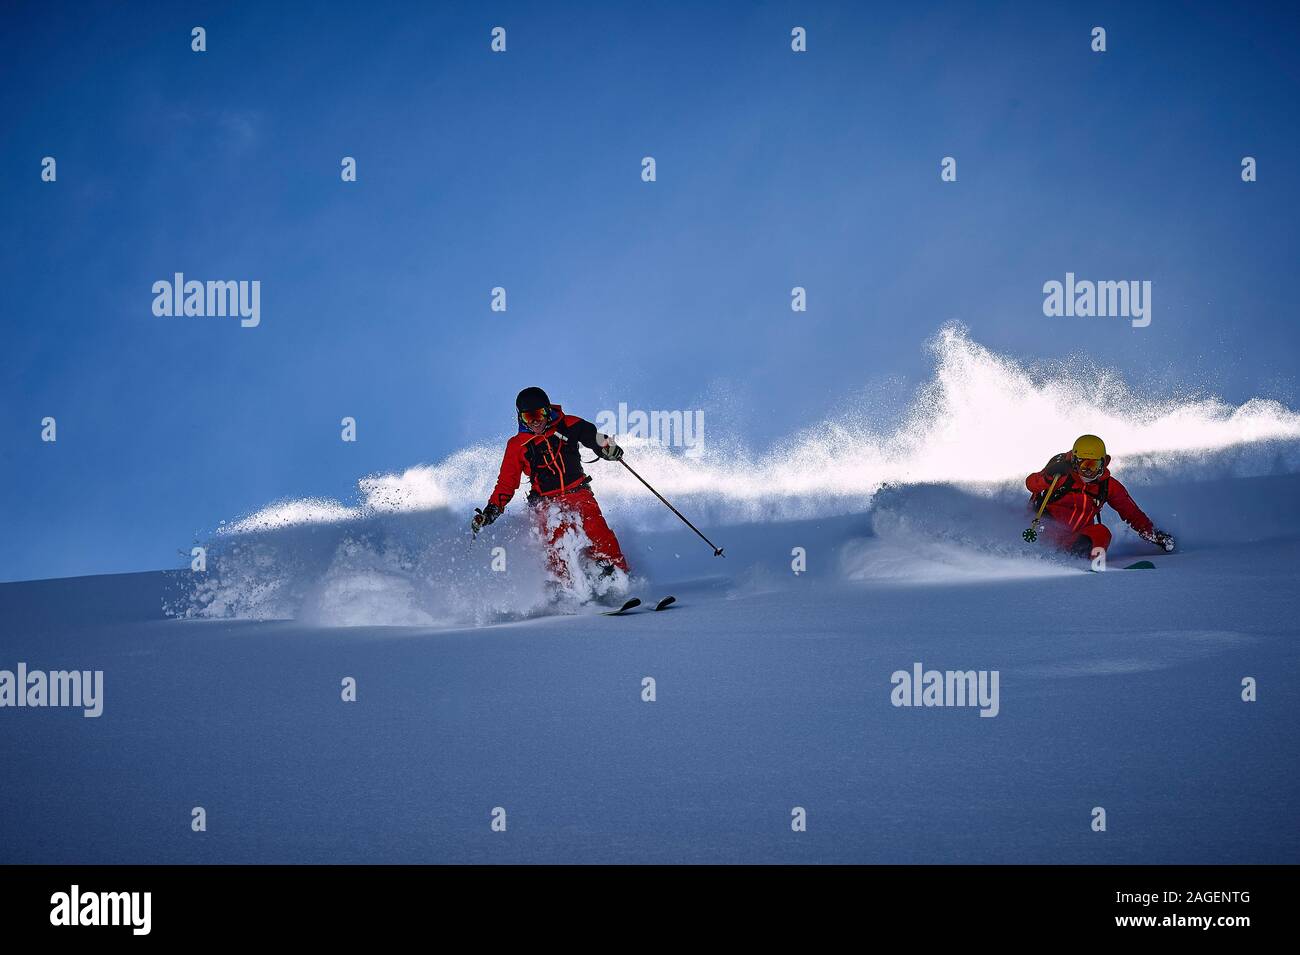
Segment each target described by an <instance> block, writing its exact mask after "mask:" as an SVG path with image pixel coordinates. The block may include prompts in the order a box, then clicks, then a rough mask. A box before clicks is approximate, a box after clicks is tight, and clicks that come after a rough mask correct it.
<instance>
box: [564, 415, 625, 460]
mask: <svg viewBox="0 0 1300 955" xmlns="http://www.w3.org/2000/svg"><path fill="white" fill-rule="evenodd" d="M564 425H565V427H566V428H568V429H569V433H570V434H571V435H573V436H574V437H575V438H577V439H578V443H579V444H585V445H586V446H587V447H589V448H591V450H593V451H595V452H596V453H597V454H599V455H600V456H601V457H602V458H604V459H605V460H606V461H617V460H618V459H619V458H621V457H622V456H623V449H622V448H620V447H619V446H618V445H617V444H615V443H614V439H613V438H612V437H610V436H609V435H607V434H601V433H600V432H599V431H597V430H596V426H595V425H594V424H592V423H591V422H590V421H587V420H586V419H585V418H579V417H578V416H577V415H565V416H564Z"/></svg>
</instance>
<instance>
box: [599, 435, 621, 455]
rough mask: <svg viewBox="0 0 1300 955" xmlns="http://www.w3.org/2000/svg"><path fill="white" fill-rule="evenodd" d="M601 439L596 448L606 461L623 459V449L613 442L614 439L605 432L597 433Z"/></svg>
mask: <svg viewBox="0 0 1300 955" xmlns="http://www.w3.org/2000/svg"><path fill="white" fill-rule="evenodd" d="M597 437H598V438H599V439H600V441H601V445H600V447H599V448H598V449H597V450H596V453H597V454H599V455H600V456H601V457H602V458H604V459H605V460H606V461H621V460H623V449H622V448H620V447H619V446H618V445H617V444H615V443H614V439H613V438H611V437H610V436H609V435H607V434H601V435H597Z"/></svg>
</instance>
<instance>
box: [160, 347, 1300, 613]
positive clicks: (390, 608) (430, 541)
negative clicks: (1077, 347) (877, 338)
mask: <svg viewBox="0 0 1300 955" xmlns="http://www.w3.org/2000/svg"><path fill="white" fill-rule="evenodd" d="M929 348H930V350H931V352H932V354H933V358H934V373H933V376H932V377H931V379H930V380H929V381H927V382H926V383H925V384H924V385H922V386H921V387H920V389H919V390H918V391H917V392H916V394H915V395H914V396H913V399H912V401H911V403H910V405H909V406H908V407H907V409H906V411H905V412H904V413H903V414H902V415H901V416H899V415H894V416H893V417H892V418H890V419H886V418H884V417H883V416H882V415H880V414H879V413H878V412H877V411H876V409H874V408H872V407H871V406H870V405H871V402H868V401H865V400H864V401H863V402H862V404H861V405H860V406H858V407H855V408H852V409H850V411H849V413H847V414H844V415H841V416H838V417H836V418H833V419H827V420H824V421H822V422H820V423H818V424H817V425H816V426H814V427H810V428H807V429H805V430H803V431H801V432H799V433H796V434H793V435H790V436H788V437H786V438H784V439H782V440H780V441H778V442H776V443H775V444H774V445H772V446H771V447H768V448H766V449H753V448H749V447H747V446H745V445H744V444H743V443H741V442H740V441H739V440H737V439H735V438H729V437H728V436H726V435H720V434H719V433H718V429H712V431H711V434H710V442H709V445H708V447H706V448H705V449H704V451H703V453H702V454H700V455H699V456H698V457H687V456H685V455H684V454H682V453H681V452H680V450H673V449H668V448H663V447H659V446H657V445H654V444H651V443H649V442H645V441H638V440H636V439H630V438H624V439H621V441H620V443H622V444H624V446H625V447H626V449H627V458H628V461H629V463H630V464H631V465H632V466H633V467H635V468H636V469H637V470H638V471H639V472H640V473H641V474H642V475H643V476H644V477H645V478H646V479H647V480H649V481H650V482H651V483H652V484H654V485H655V486H656V487H657V488H658V489H659V490H660V491H661V492H662V493H663V494H665V495H666V496H668V498H669V499H670V500H672V501H673V502H674V503H675V504H677V505H678V506H679V507H680V508H682V509H683V510H685V511H687V512H688V513H689V514H690V516H691V517H692V519H694V520H696V521H697V523H699V524H701V526H706V525H707V526H710V527H718V526H720V525H724V524H739V523H747V522H763V521H769V520H796V519H803V518H817V517H825V516H833V515H840V514H850V513H863V512H867V511H869V510H871V508H872V502H873V498H874V497H875V496H876V494H877V492H878V491H880V490H881V488H883V487H886V486H892V487H899V486H902V487H908V486H917V485H948V486H956V487H958V488H963V489H966V490H967V491H971V492H979V493H986V494H991V493H995V492H996V493H997V494H998V495H1009V496H1008V497H1007V501H1008V502H1009V503H1008V505H1007V506H1009V507H1013V508H1014V507H1017V506H1018V505H1015V504H1014V502H1012V498H1013V497H1014V498H1015V499H1016V500H1019V499H1020V496H1021V495H1023V493H1024V492H1023V485H1022V484H1021V482H1022V481H1023V478H1024V476H1025V474H1026V473H1028V472H1029V471H1030V470H1033V469H1035V468H1038V467H1041V466H1042V464H1043V463H1044V462H1045V461H1046V460H1047V459H1048V458H1049V457H1050V456H1051V455H1052V454H1054V453H1056V452H1057V451H1060V450H1063V449H1065V448H1068V447H1069V445H1070V443H1071V442H1072V441H1073V440H1074V438H1075V437H1077V436H1078V435H1079V434H1083V433H1095V434H1099V435H1101V436H1102V437H1103V438H1104V439H1105V440H1106V443H1107V447H1108V448H1109V449H1110V451H1111V452H1112V454H1113V455H1114V456H1115V462H1114V464H1113V465H1112V469H1113V470H1114V471H1115V473H1116V474H1117V475H1119V476H1121V477H1122V478H1123V479H1124V480H1125V481H1127V482H1129V483H1131V484H1134V485H1137V486H1141V485H1142V484H1144V483H1151V482H1156V481H1161V480H1163V479H1164V478H1166V477H1169V476H1171V475H1177V476H1178V477H1179V478H1180V479H1181V480H1184V481H1186V480H1191V481H1202V480H1213V479H1216V478H1223V477H1234V476H1235V477H1241V476H1252V475H1266V474H1278V473H1292V472H1295V471H1297V470H1300V414H1297V413H1296V412H1293V411H1291V410H1290V409H1288V408H1286V407H1284V406H1283V405H1281V404H1279V403H1278V402H1276V401H1270V400H1263V399H1252V400H1250V401H1247V402H1246V403H1244V404H1242V405H1239V406H1234V405H1231V404H1228V403H1227V402H1224V401H1222V400H1221V399H1218V398H1216V397H1213V396H1205V395H1199V394H1175V395H1160V396H1153V395H1148V394H1143V393H1141V392H1140V391H1139V390H1138V389H1135V388H1134V387H1132V386H1130V385H1128V384H1126V383H1125V382H1124V381H1123V380H1121V379H1120V378H1119V377H1118V376H1116V375H1115V374H1114V373H1112V372H1109V371H1106V370H1104V369H1098V368H1096V367H1093V366H1091V365H1089V364H1088V363H1087V362H1085V361H1082V360H1077V361H1070V362H1068V363H1066V362H1061V363H1055V364H1041V365H1027V364H1024V363H1021V362H1017V361H1016V360H1014V359H1012V358H1009V357H1006V356H1002V355H998V354H995V353H994V352H992V351H990V350H989V349H987V348H985V347H983V346H981V345H979V344H976V343H975V342H973V341H971V339H970V338H969V336H968V335H967V332H966V330H965V329H964V328H963V327H962V326H960V325H956V324H950V325H947V326H945V327H943V328H942V329H940V331H939V332H938V334H937V335H936V336H935V337H934V338H933V339H932V340H931V341H930V343H929ZM575 410H577V411H581V410H582V409H575ZM706 410H707V409H706ZM499 437H500V440H499V441H496V442H493V443H492V444H484V445H480V446H477V447H472V448H467V449H464V450H461V451H458V452H456V453H454V454H452V455H451V456H450V457H448V458H446V459H445V460H443V461H442V462H440V463H437V464H432V465H420V466H417V467H412V468H410V469H408V470H406V471H405V472H403V473H401V474H384V475H376V476H371V477H367V478H365V479H363V480H361V481H360V482H359V486H358V489H359V495H358V501H357V502H356V503H355V504H344V503H340V502H335V501H327V500H318V499H303V500H295V501H286V502H280V503H277V504H273V505H271V506H269V507H266V508H263V509H262V510H259V511H257V512H256V513H254V514H251V515H249V516H247V517H245V518H243V519H241V520H238V521H235V522H233V523H230V524H226V525H223V526H222V527H221V528H220V531H219V533H218V534H217V536H216V539H215V540H214V541H213V549H214V551H215V552H216V554H217V556H216V564H217V566H218V567H219V568H220V569H219V572H217V573H215V574H212V575H210V579H209V581H208V583H206V584H205V585H204V587H205V588H206V592H204V591H201V592H199V593H197V594H192V595H190V596H189V599H188V602H186V601H182V604H183V607H182V608H181V609H182V612H186V613H201V614H205V615H207V614H211V615H227V616H269V617H282V616H299V617H301V616H310V617H312V618H313V619H316V620H317V621H318V622H322V623H327V622H339V623H349V622H357V623H371V624H374V623H385V622H391V623H394V624H411V623H414V624H439V623H444V622H451V621H462V622H464V621H468V622H484V621H488V620H501V619H512V618H514V617H522V616H528V615H530V614H533V613H536V612H540V611H539V609H538V608H539V607H542V606H544V605H545V595H544V593H543V590H544V584H545V576H546V575H545V571H544V561H543V559H542V556H541V548H540V545H539V544H538V543H537V541H536V540H533V539H531V538H530V536H529V535H530V534H531V530H530V528H529V524H530V522H529V521H528V520H527V519H526V511H527V508H526V507H524V505H523V504H522V501H521V499H520V498H518V497H517V498H516V502H515V504H514V505H513V506H512V507H511V508H510V509H509V512H508V513H507V515H506V517H505V518H504V519H503V520H502V521H500V522H498V524H496V525H494V526H493V527H492V528H491V533H490V534H488V535H486V537H485V539H486V540H489V541H490V542H491V543H490V544H488V543H485V542H484V539H480V541H478V542H475V543H474V544H470V543H469V535H468V531H467V529H466V524H467V521H468V519H469V517H470V515H471V514H472V512H473V508H474V507H475V506H476V505H481V504H482V502H483V501H485V500H486V499H487V496H488V493H489V491H490V488H491V483H492V481H493V479H494V478H495V476H496V472H497V468H498V466H499V464H500V455H501V447H502V445H503V444H504V438H505V437H506V436H504V435H503V436H499ZM590 470H591V472H592V473H593V475H594V477H595V484H594V487H595V489H596V492H597V494H598V496H599V498H600V501H601V505H602V507H603V508H604V510H605V512H606V514H607V515H608V516H609V518H610V520H611V523H613V525H614V526H615V528H616V530H618V532H619V533H620V535H621V536H623V538H624V542H625V544H627V543H628V542H629V540H630V539H632V540H634V539H635V535H636V534H637V532H638V531H650V530H662V529H665V528H668V527H674V526H676V525H675V524H674V522H675V520H676V519H675V518H674V517H673V516H672V515H671V514H670V513H669V512H668V511H667V509H665V508H664V507H663V506H662V505H661V504H659V502H658V501H656V500H654V498H653V497H652V496H651V495H650V494H649V493H648V492H647V491H646V490H645V488H643V487H642V486H641V485H640V484H639V483H638V482H637V481H636V480H635V479H634V478H633V476H632V475H631V474H630V473H628V472H627V471H626V470H625V469H623V468H621V467H618V466H617V465H612V464H607V463H604V462H600V463H597V464H594V465H593V466H592V467H591V469H590ZM890 500H893V501H894V509H893V510H891V511H890V512H889V513H884V512H883V511H882V514H881V515H879V518H880V521H882V522H886V523H885V524H882V525H881V527H879V528H877V530H878V531H881V530H884V531H885V532H886V534H888V533H889V529H890V528H894V529H895V530H896V529H897V528H899V527H902V526H903V525H904V524H906V522H908V521H913V520H916V519H918V518H919V517H920V516H921V515H918V514H912V513H907V512H901V513H900V512H899V511H898V504H899V503H900V501H906V500H908V499H907V498H901V499H893V498H891V499H890ZM1019 520H1020V518H1019V517H1018V516H1017V517H1015V518H1014V519H1013V520H1012V523H1015V522H1017V521H1019ZM492 546H504V547H506V550H507V559H508V560H511V561H514V563H513V564H512V566H511V570H510V572H509V573H508V574H504V575H503V574H501V573H499V572H491V571H489V570H488V569H487V565H488V560H489V558H488V556H487V555H488V553H489V552H490V550H491V547H492ZM957 546H960V544H959V543H958V544H957ZM525 568H527V569H525ZM846 569H847V570H848V572H849V575H850V576H853V575H854V572H853V570H852V569H851V568H846ZM1026 570H1027V571H1028V572H1031V573H1040V572H1047V573H1051V572H1053V568H1050V567H1041V566H1034V567H1029V568H1026ZM507 578H508V582H507Z"/></svg>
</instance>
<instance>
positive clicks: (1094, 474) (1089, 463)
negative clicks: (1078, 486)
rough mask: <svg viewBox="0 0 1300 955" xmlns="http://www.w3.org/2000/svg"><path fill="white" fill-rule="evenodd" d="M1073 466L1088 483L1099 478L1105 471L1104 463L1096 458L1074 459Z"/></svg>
mask: <svg viewBox="0 0 1300 955" xmlns="http://www.w3.org/2000/svg"><path fill="white" fill-rule="evenodd" d="M1074 466H1075V468H1076V469H1077V470H1078V472H1079V474H1080V475H1082V476H1083V477H1085V478H1087V479H1088V480H1089V481H1091V480H1093V479H1094V478H1099V477H1101V472H1102V471H1104V470H1106V462H1105V461H1104V460H1099V459H1097V458H1075V459H1074Z"/></svg>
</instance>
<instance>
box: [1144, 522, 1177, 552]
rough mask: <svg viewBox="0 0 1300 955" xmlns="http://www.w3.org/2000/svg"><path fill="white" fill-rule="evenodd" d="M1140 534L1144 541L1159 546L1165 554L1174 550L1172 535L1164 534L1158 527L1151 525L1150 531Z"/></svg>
mask: <svg viewBox="0 0 1300 955" xmlns="http://www.w3.org/2000/svg"><path fill="white" fill-rule="evenodd" d="M1140 536H1141V538H1142V539H1143V540H1145V541H1149V542H1150V543H1152V544H1155V545H1156V546H1157V547H1159V548H1160V549H1161V550H1163V551H1164V552H1165V553H1166V554H1172V553H1173V552H1174V538H1173V535H1172V534H1166V533H1165V532H1164V531H1162V530H1160V529H1159V528H1158V527H1153V528H1151V530H1150V531H1148V532H1147V533H1145V534H1142V535H1140Z"/></svg>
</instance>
